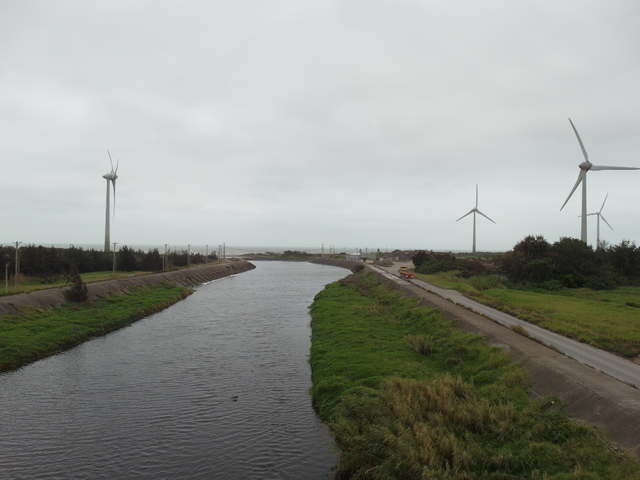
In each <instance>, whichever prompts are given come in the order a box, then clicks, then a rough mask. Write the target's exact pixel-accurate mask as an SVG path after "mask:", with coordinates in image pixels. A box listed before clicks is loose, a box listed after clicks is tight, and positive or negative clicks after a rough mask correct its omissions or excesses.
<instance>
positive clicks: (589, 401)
mask: <svg viewBox="0 0 640 480" xmlns="http://www.w3.org/2000/svg"><path fill="white" fill-rule="evenodd" d="M313 263H321V264H326V265H334V266H339V267H343V268H348V269H350V270H352V269H353V267H354V266H356V265H366V266H367V267H368V268H369V269H370V270H371V271H372V272H373V273H375V274H376V275H377V276H378V278H379V279H380V281H382V282H384V283H386V284H387V285H389V286H391V287H392V288H395V289H397V290H400V291H402V292H403V293H404V294H405V295H407V296H410V297H419V298H421V301H422V304H423V305H424V306H427V307H430V308H437V309H439V310H440V311H441V313H442V314H443V315H444V317H445V318H446V319H448V320H451V321H455V322H457V323H458V325H459V327H460V328H462V329H463V330H466V331H469V332H472V333H479V334H482V335H483V336H484V337H485V338H486V339H487V341H489V342H490V343H491V344H493V345H497V346H502V347H505V348H507V349H508V350H509V351H510V354H511V358H512V360H513V361H514V362H522V364H523V365H524V367H525V368H526V370H527V372H528V374H529V379H530V387H529V390H530V392H531V395H532V396H533V397H544V396H547V395H554V396H556V397H557V398H558V399H559V400H560V401H561V402H562V404H563V408H564V411H565V412H566V413H567V414H569V415H570V416H572V417H573V418H575V419H576V420H579V421H583V422H587V423H589V424H592V425H596V426H598V427H600V428H602V429H603V430H604V431H605V432H606V434H607V435H608V437H609V439H611V440H612V441H614V442H616V444H617V445H614V446H610V448H617V447H621V448H623V449H625V450H627V451H629V452H631V453H632V454H634V455H635V456H636V457H638V458H640V427H639V425H640V392H639V391H638V390H637V389H635V388H633V387H631V386H629V385H627V384H624V383H622V382H619V381H617V380H615V379H613V378H611V377H609V376H608V375H605V374H603V373H601V372H598V371H596V370H594V369H593V368H591V367H588V366H585V365H582V364H580V363H579V362H576V361H575V360H573V359H571V358H569V357H566V356H564V355H561V354H559V353H558V352H555V351H554V350H552V349H550V348H548V347H546V346H544V345H541V344H539V343H537V342H535V341H534V340H531V339H529V338H526V337H524V336H522V335H519V334H518V333H516V332H514V331H513V330H511V329H509V328H507V327H504V326H502V325H499V324H497V323H495V322H493V321H491V320H489V319H487V318H484V317H482V316H481V315H478V314H475V313H473V312H470V311H469V310H467V309H465V308H463V307H460V306H458V305H455V304H453V303H451V302H450V301H448V300H446V299H442V298H440V297H438V296H437V295H435V294H432V293H430V292H427V291H426V290H423V289H421V288H419V287H417V286H415V285H413V284H411V283H409V282H406V281H402V280H400V279H398V282H395V281H391V280H390V279H388V278H387V277H385V276H384V275H383V274H382V273H381V272H380V271H378V270H377V269H376V268H373V267H372V266H370V265H368V264H363V263H362V262H352V261H346V260H336V259H322V258H321V259H315V260H314V261H313Z"/></svg>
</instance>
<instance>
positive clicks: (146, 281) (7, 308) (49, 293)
mask: <svg viewBox="0 0 640 480" xmlns="http://www.w3.org/2000/svg"><path fill="white" fill-rule="evenodd" d="M254 268H256V267H255V265H253V264H252V263H249V262H247V261H245V260H239V261H235V262H233V261H232V262H227V263H220V264H215V265H200V266H197V267H192V268H183V269H180V270H175V271H172V272H161V273H152V274H149V275H140V276H134V277H127V278H120V279H116V280H106V281H104V282H94V283H88V284H87V289H88V291H89V299H93V298H100V297H108V296H110V295H122V294H123V293H127V292H128V291H130V290H133V289H136V288H140V287H144V286H147V285H156V284H158V283H162V282H169V283H172V284H174V285H181V286H183V287H189V288H193V287H196V286H198V285H201V284H203V283H206V282H210V281H212V280H217V279H218V278H222V277H227V276H229V275H234V274H236V273H242V272H246V271H248V270H252V269H254ZM66 289H67V287H64V288H51V289H47V290H39V291H35V292H31V293H20V294H17V295H9V296H6V297H0V315H7V314H18V313H20V309H22V308H25V307H31V308H37V309H48V308H53V307H58V306H60V305H62V304H63V303H65V302H66V299H65V298H64V290H66Z"/></svg>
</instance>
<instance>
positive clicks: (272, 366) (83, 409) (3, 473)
mask: <svg viewBox="0 0 640 480" xmlns="http://www.w3.org/2000/svg"><path fill="white" fill-rule="evenodd" d="M256 266H257V268H256V269H255V270H252V271H249V272H246V273H242V274H240V275H237V276H233V277H227V278H224V279H221V280H218V281H215V282H213V283H211V284H208V285H204V286H202V287H200V288H199V289H198V290H197V291H196V293H194V294H193V295H191V296H190V297H189V298H187V299H185V300H184V301H182V302H179V303H178V304H176V305H174V306H172V307H170V308H169V309H167V310H165V311H163V312H160V313H158V314H155V315H152V316H150V317H148V318H146V319H144V320H142V321H140V322H137V323H135V324H134V325H132V326H130V327H127V328H125V329H122V330H120V331H117V332H115V333H112V334H110V335H107V336H105V337H102V338H98V339H95V340H93V341H91V342H87V343H85V344H83V345H81V346H79V347H77V348H74V349H73V350H70V351H68V352H66V353H64V354H61V355H57V356H55V357H51V358H48V359H45V360H43V361H40V362H37V363H34V364H32V365H29V366H27V367H25V368H23V369H20V370H18V371H16V372H11V373H8V374H4V375H0V412H2V414H1V415H2V419H1V423H0V478H25V479H54V478H60V479H62V478H64V479H67V478H74V479H84V478H91V479H96V478H104V479H115V478H120V479H127V478H135V479H146V478H149V479H151V478H154V479H157V478H167V479H169V478H170V479H195V478H212V479H253V478H255V479H257V478H260V479H327V478H329V477H330V470H331V468H332V467H333V466H334V465H335V463H336V456H335V453H334V452H333V442H332V439H331V437H330V435H329V433H328V431H327V429H326V427H325V426H324V425H323V424H322V422H320V421H319V420H318V418H317V417H316V416H315V413H314V412H313V409H312V408H311V403H310V397H309V393H308V389H309V387H310V385H311V380H310V370H309V365H308V363H307V359H308V352H309V346H310V338H309V337H310V329H309V321H310V318H309V315H308V311H307V308H308V306H309V304H310V303H311V301H312V299H313V296H314V295H315V294H316V293H317V292H319V291H320V290H321V289H322V288H323V286H324V285H326V284H327V283H330V282H332V281H335V280H337V279H339V278H341V277H343V276H345V275H346V274H347V273H348V272H347V270H344V269H340V268H336V267H329V266H321V265H313V264H308V263H288V262H256Z"/></svg>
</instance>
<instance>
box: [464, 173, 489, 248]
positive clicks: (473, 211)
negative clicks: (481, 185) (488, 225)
mask: <svg viewBox="0 0 640 480" xmlns="http://www.w3.org/2000/svg"><path fill="white" fill-rule="evenodd" d="M472 213H473V250H472V253H476V213H479V214H480V215H482V216H483V217H484V218H486V219H487V220H489V221H490V222H493V223H496V222H494V221H493V220H491V219H490V218H489V217H487V216H486V215H485V214H484V213H482V212H481V211H480V210H478V184H477V183H476V206H475V207H473V208H472V209H471V210H469V212H468V213H465V214H464V215H463V216H461V217H460V218H459V219H458V220H456V222H458V221H460V220H462V219H463V218H464V217H466V216H467V215H471V214H472Z"/></svg>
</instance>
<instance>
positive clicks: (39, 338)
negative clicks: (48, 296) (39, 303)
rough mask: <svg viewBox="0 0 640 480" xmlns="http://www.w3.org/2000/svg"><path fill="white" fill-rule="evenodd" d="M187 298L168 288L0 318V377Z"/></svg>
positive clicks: (184, 292)
mask: <svg viewBox="0 0 640 480" xmlns="http://www.w3.org/2000/svg"><path fill="white" fill-rule="evenodd" d="M189 293H190V290H188V289H186V288H183V287H174V286H171V285H169V284H168V283H163V284H159V285H157V286H153V287H145V288H141V289H138V290H135V291H132V292H130V293H128V294H125V295H117V296H111V297H106V298H101V299H97V300H94V301H91V302H87V303H67V304H65V305H63V306H61V307H57V308H53V309H51V310H36V309H25V310H24V311H23V312H22V314H21V315H4V316H0V371H6V370H11V369H15V368H18V367H20V366H23V365H25V364H27V363H29V362H33V361H35V360H38V359H40V358H43V357H46V356H48V355H52V354H55V353H58V352H60V351H63V350H66V349H68V348H71V347H73V346H75V345H78V344H80V343H82V342H84V341H86V340H88V339H90V338H92V337H96V336H99V335H104V334H106V333H108V332H111V331H113V330H116V329H118V328H121V327H123V326H125V325H128V324H130V323H132V322H134V321H136V320H139V319H141V318H144V317H146V316H148V315H150V314H152V313H154V312H157V311H159V310H162V309H163V308H166V307H168V306H169V305H171V304H173V303H175V302H177V301H179V300H180V299H182V298H184V297H185V296H187V295H188V294H189Z"/></svg>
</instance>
